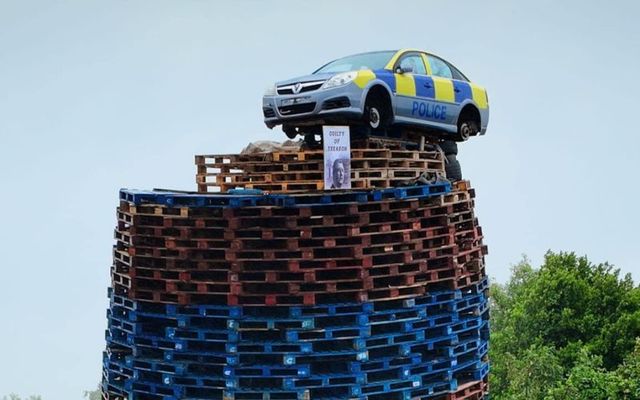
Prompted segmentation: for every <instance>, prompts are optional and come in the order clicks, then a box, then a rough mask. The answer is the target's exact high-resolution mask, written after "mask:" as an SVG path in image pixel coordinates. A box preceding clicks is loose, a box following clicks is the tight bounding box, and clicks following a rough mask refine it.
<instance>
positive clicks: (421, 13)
mask: <svg viewBox="0 0 640 400" xmlns="http://www.w3.org/2000/svg"><path fill="white" fill-rule="evenodd" d="M638 15H640V2H637V1H609V2H601V1H594V0H592V1H584V0H573V1H562V2H559V1H557V0H538V1H526V2H525V1H506V0H505V1H493V0H488V1H475V0H468V1H456V2H444V1H437V2H436V1H427V0H419V1H413V0H406V1H402V2H395V3H394V2H390V1H388V0H387V1H366V2H365V1H363V2H356V1H352V2H348V1H322V2H320V1H317V2H302V1H234V2H228V1H227V2H222V1H214V0H180V1H177V0H174V1H168V0H147V1H141V0H128V1H124V0H110V1H106V0H103V1H92V0H76V1H72V0H39V1H38V0H0V177H1V181H2V189H1V192H2V196H0V206H1V209H2V210H3V213H2V221H3V229H1V230H0V252H1V254H2V261H0V274H1V275H0V276H1V278H0V279H2V283H3V284H2V289H1V290H0V316H1V317H2V319H1V321H2V322H1V324H2V325H1V329H0V398H1V397H2V395H5V394H9V393H11V392H14V393H17V394H20V395H22V396H28V395H30V394H41V395H42V396H43V399H44V400H75V399H80V398H81V397H82V391H83V390H85V389H90V388H94V387H95V386H96V385H97V383H98V381H99V379H100V374H101V370H100V368H101V352H102V350H103V348H104V346H105V342H104V329H105V328H106V317H105V312H106V307H107V300H106V290H107V286H108V285H109V265H110V263H111V246H112V244H113V229H114V227H115V224H116V219H115V208H116V206H117V204H118V200H117V195H118V189H119V188H120V187H130V188H140V189H151V188H155V187H162V188H173V189H182V190H195V189H196V185H195V177H194V176H195V172H196V170H195V166H194V161H193V156H194V155H195V154H213V153H234V152H238V151H240V150H241V149H242V148H243V147H244V146H245V145H246V144H248V143H249V142H251V141H255V140H269V139H272V140H284V139H285V137H284V134H282V132H281V131H280V130H274V131H270V130H268V129H267V128H265V126H264V124H263V123H262V115H261V97H262V94H263V91H264V89H265V88H266V87H267V86H269V85H270V84H272V83H273V82H274V81H276V80H281V79H286V78H290V77H294V76H298V75H303V74H306V73H309V72H311V71H313V70H314V69H316V68H317V67H319V66H321V65H322V64H324V63H326V62H327V61H330V60H332V59H335V58H338V57H341V56H345V55H349V54H353V53H358V52H363V51H369V50H379V49H396V48H403V47H415V48H422V49H425V50H428V51H431V52H433V53H436V54H438V55H441V56H442V57H444V58H445V59H447V60H449V61H451V62H452V63H453V64H454V65H456V66H457V67H458V68H459V69H461V70H462V71H463V72H464V73H465V74H466V75H467V76H468V77H469V78H470V79H471V80H472V81H474V82H476V83H478V84H481V85H483V86H485V87H486V88H487V90H488V93H489V99H490V105H491V120H490V122H489V129H488V132H487V135H486V136H484V137H478V138H472V139H471V140H470V141H469V142H467V143H465V144H464V145H463V146H461V149H460V156H459V158H460V160H461V163H462V169H463V175H464V176H465V177H466V178H468V179H470V180H471V182H472V184H473V186H474V187H475V188H476V189H477V195H478V197H477V208H476V211H477V216H478V218H479V219H480V223H481V225H482V226H483V228H484V233H485V235H486V243H487V244H488V245H489V251H490V253H489V256H487V258H486V260H487V270H488V272H489V274H490V275H491V276H492V277H493V278H495V279H496V280H498V281H501V282H502V281H505V280H506V279H507V278H508V275H509V268H510V265H511V264H514V263H516V262H518V261H519V259H520V257H521V255H522V254H527V255H528V256H529V257H530V258H531V259H532V260H533V262H534V264H539V263H540V261H541V260H542V257H543V255H544V253H545V252H546V251H547V250H548V249H552V250H568V251H576V252H577V253H579V254H586V255H588V256H589V257H590V258H591V260H593V261H595V262H604V261H609V262H610V263H612V264H614V265H616V266H617V267H619V268H621V269H622V270H623V271H624V272H632V273H633V274H634V278H635V279H636V281H638V280H639V279H640V273H638V265H637V261H636V251H637V249H638V247H639V246H638V244H637V243H636V240H638V239H637V229H638V226H640V217H639V213H638V212H637V211H636V210H635V203H636V202H637V198H638V196H639V195H640V190H639V188H638V187H639V185H638V181H637V177H636V176H635V174H634V173H635V172H639V171H640V168H639V167H640V161H639V160H640V157H639V156H638V154H636V152H637V151H638V150H640V146H639V144H640V139H638V135H640V128H639V126H640V125H639V123H638V121H639V118H638V116H639V111H638V106H640V103H639V101H638V94H639V93H640V80H639V79H638V77H637V74H638V71H640V25H639V24H638V23H637V18H638Z"/></svg>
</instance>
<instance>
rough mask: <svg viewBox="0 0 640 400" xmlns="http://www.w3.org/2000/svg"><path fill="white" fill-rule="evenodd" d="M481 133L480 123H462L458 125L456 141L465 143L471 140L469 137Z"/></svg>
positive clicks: (470, 121) (471, 121)
mask: <svg viewBox="0 0 640 400" xmlns="http://www.w3.org/2000/svg"><path fill="white" fill-rule="evenodd" d="M479 131H480V129H479V128H478V123H477V122H476V121H473V120H469V121H462V123H460V125H458V134H457V135H456V140H457V141H458V142H464V141H466V140H467V139H469V137H471V136H475V135H477V134H478V132H479Z"/></svg>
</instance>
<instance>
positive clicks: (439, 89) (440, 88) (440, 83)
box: [432, 76, 456, 103]
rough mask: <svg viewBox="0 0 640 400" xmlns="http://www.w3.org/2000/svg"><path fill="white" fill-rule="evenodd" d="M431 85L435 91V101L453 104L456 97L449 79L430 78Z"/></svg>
mask: <svg viewBox="0 0 640 400" xmlns="http://www.w3.org/2000/svg"><path fill="white" fill-rule="evenodd" d="M432 79H433V84H434V86H435V89H436V100H438V101H446V102H448V103H455V101H456V96H455V94H454V93H453V82H452V81H451V80H450V79H446V78H441V77H439V76H432Z"/></svg>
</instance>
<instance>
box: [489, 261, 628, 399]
mask: <svg viewBox="0 0 640 400" xmlns="http://www.w3.org/2000/svg"><path fill="white" fill-rule="evenodd" d="M491 306H492V309H491V313H492V314H491V329H492V332H491V335H492V336H491V344H490V357H491V363H492V370H491V371H492V372H491V375H490V377H491V378H490V379H491V388H492V399H497V400H507V399H508V400H518V399H525V398H526V399H533V400H538V399H539V400H541V399H547V400H549V399H556V398H557V399H560V398H571V399H574V398H575V399H583V398H584V399H593V400H597V399H600V398H602V399H612V400H613V399H636V398H638V399H640V397H637V391H638V384H635V383H634V382H638V374H637V372H633V371H637V363H638V361H637V359H638V355H637V352H638V350H637V348H636V351H633V350H634V345H635V344H636V338H637V337H638V336H640V288H637V287H634V284H633V281H632V280H631V277H630V276H629V275H627V276H625V277H621V276H620V272H619V270H616V269H614V268H613V267H611V266H610V265H608V264H606V263H605V264H597V265H595V264H592V263H590V262H589V261H588V259H587V258H586V257H578V256H576V255H575V254H573V253H552V252H549V253H547V254H546V256H545V260H544V264H543V265H542V266H541V267H540V269H534V268H533V267H532V266H531V264H530V262H529V261H528V260H527V259H526V258H525V259H523V261H522V262H520V263H519V264H517V265H516V266H514V267H513V269H512V275H511V278H510V280H509V282H508V283H507V284H505V285H497V284H494V285H492V287H491ZM634 357H635V358H634ZM623 360H624V363H623ZM634 368H636V369H634ZM634 373H636V375H633V374H634ZM634 379H635V380H634ZM563 396H564V397H563ZM580 396H582V397H580ZM633 396H636V397H633Z"/></svg>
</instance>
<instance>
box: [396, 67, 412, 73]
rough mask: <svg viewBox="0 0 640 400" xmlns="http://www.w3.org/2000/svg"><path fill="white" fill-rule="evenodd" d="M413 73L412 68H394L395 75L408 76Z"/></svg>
mask: <svg viewBox="0 0 640 400" xmlns="http://www.w3.org/2000/svg"><path fill="white" fill-rule="evenodd" d="M412 72H413V67H410V66H404V67H398V68H396V74H408V73H412Z"/></svg>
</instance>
